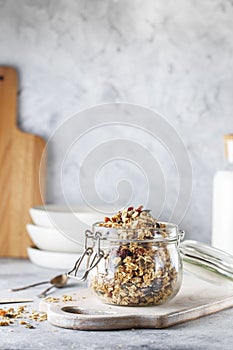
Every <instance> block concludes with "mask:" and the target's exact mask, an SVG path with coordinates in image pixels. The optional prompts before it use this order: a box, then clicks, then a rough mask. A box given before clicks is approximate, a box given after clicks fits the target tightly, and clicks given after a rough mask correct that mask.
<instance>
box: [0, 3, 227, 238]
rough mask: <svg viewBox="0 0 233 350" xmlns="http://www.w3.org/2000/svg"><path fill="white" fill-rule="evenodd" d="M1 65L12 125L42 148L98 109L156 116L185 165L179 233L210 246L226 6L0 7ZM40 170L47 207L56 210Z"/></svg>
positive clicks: (222, 123)
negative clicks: (12, 98) (10, 86)
mask: <svg viewBox="0 0 233 350" xmlns="http://www.w3.org/2000/svg"><path fill="white" fill-rule="evenodd" d="M0 64H9V65H13V66H16V67H17V68H18V69H19V72H20V94H19V116H18V123H19V126H20V127H21V128H22V129H23V130H25V131H28V132H33V133H37V134H39V135H42V136H44V137H45V138H47V139H48V137H49V136H50V135H51V133H52V132H53V131H54V130H55V128H56V127H57V126H58V125H60V124H61V123H62V122H63V121H64V120H66V119H67V118H68V117H69V116H71V115H73V114H75V113H77V112H78V111H80V110H82V109H85V108H88V107H90V106H93V105H96V104H100V103H103V102H116V101H118V102H119V101H125V102H130V103H137V104H141V105H144V106H146V107H149V108H152V109H155V110H157V111H158V112H160V113H161V114H162V115H164V116H165V117H166V118H167V120H168V121H169V122H170V123H171V124H172V125H173V126H174V127H175V128H176V130H177V132H178V133H179V135H180V136H181V138H182V139H183V141H184V143H185V145H186V147H187V150H188V151H189V154H190V157H191V161H192V166H193V195H192V200H191V205H190V209H189V211H188V212H187V214H186V216H185V219H184V221H183V226H184V227H185V228H186V229H187V230H188V236H189V237H193V238H198V239H200V240H204V241H209V239H210V234H211V195H212V178H213V174H214V172H215V171H216V170H217V169H218V168H220V167H222V166H223V164H224V159H223V149H222V148H223V147H222V134H223V133H226V132H232V131H233V119H232V110H233V1H232V0H225V1H220V0H205V1H203V0H195V1H192V0H177V1H173V0H168V1H163V0H155V1H154V0H146V1H143V0H137V1H130V0H125V1H123V0H122V1H107V0H103V1H99V0H97V1H96V0H95V1H94V0H93V1H80V0H79V1H77V0H70V1H65V0H46V1H45V0H44V1H43V0H19V1H14V0H0ZM82 151H85V149H84V148H83V149H82ZM51 157H54V158H56V147H55V148H54V149H53V152H51V156H50V158H51ZM48 167H49V168H48V201H50V202H56V201H59V200H60V197H59V194H58V193H57V192H56V186H54V185H53V183H54V178H55V177H56V174H54V172H53V163H52V162H50V164H49V165H48ZM69 176H71V175H69V171H67V172H66V179H67V180H66V181H67V183H71V182H72V180H71V177H70V178H69ZM170 176H171V177H172V176H173V175H172V173H171V174H170ZM55 183H56V181H55ZM71 196H72V194H71ZM73 201H75V199H73ZM79 201H80V199H78V198H77V202H79Z"/></svg>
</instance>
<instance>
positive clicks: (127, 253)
mask: <svg viewBox="0 0 233 350" xmlns="http://www.w3.org/2000/svg"><path fill="white" fill-rule="evenodd" d="M117 255H118V256H119V257H120V258H121V259H123V260H124V259H125V258H126V257H127V256H132V255H133V253H132V252H131V251H130V250H129V249H120V250H118V251H117Z"/></svg>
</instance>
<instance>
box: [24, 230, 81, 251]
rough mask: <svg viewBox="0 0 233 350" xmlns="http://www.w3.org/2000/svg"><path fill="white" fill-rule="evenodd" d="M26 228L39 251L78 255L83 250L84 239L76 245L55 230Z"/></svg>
mask: <svg viewBox="0 0 233 350" xmlns="http://www.w3.org/2000/svg"><path fill="white" fill-rule="evenodd" d="M26 227H27V232H28V234H29V236H30V238H31V240H32V241H33V243H34V244H35V245H36V246H37V247H38V248H39V249H42V250H48V251H54V252H66V253H77V252H79V253H80V252H82V250H83V242H84V239H82V241H81V242H80V243H79V244H78V243H75V242H73V241H72V240H71V239H69V238H67V237H66V236H65V235H64V234H62V233H61V232H60V231H58V230H56V229H55V228H50V227H41V226H37V225H31V224H28V225H27V226H26Z"/></svg>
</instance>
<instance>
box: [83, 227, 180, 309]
mask: <svg viewBox="0 0 233 350" xmlns="http://www.w3.org/2000/svg"><path fill="white" fill-rule="evenodd" d="M157 226H158V227H157V228H154V227H153V228H151V227H150V226H147V227H144V228H136V229H131V228H130V229H129V228H117V229H116V228H106V227H101V226H99V224H98V223H96V224H94V225H93V234H94V237H95V239H94V242H95V243H94V251H95V253H96V254H97V255H98V253H101V255H102V258H101V259H100V261H99V262H98V264H96V266H95V268H93V269H91V272H90V275H89V286H90V288H91V290H92V291H93V292H94V293H95V294H96V295H97V296H98V297H100V298H101V300H102V301H103V302H105V303H108V304H115V305H125V306H145V305H160V304H163V303H165V302H167V301H168V300H170V299H171V298H173V297H174V296H175V295H176V294H177V292H178V291H179V289H180V286H181V282H182V274H183V268H182V260H181V257H180V253H179V248H178V246H179V242H180V240H181V239H182V238H183V236H184V232H183V231H179V230H178V227H177V226H176V225H174V224H170V223H158V224H157Z"/></svg>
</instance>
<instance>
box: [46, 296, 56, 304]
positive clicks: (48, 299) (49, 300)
mask: <svg viewBox="0 0 233 350" xmlns="http://www.w3.org/2000/svg"><path fill="white" fill-rule="evenodd" d="M44 300H45V301H48V302H49V303H58V302H59V301H60V299H59V298H54V297H47V298H45V299H44Z"/></svg>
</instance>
